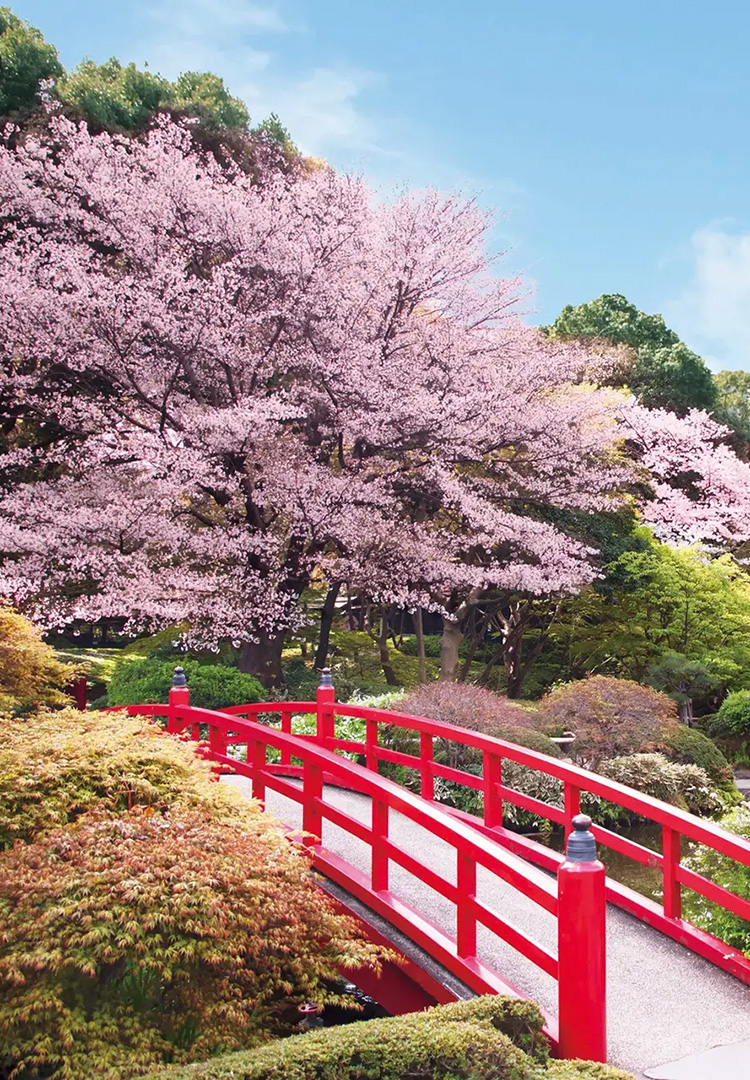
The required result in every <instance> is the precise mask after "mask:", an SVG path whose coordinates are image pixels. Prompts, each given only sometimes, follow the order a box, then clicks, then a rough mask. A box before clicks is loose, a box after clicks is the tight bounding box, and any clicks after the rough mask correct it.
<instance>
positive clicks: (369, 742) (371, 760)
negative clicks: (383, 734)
mask: <svg viewBox="0 0 750 1080" xmlns="http://www.w3.org/2000/svg"><path fill="white" fill-rule="evenodd" d="M377 745H378V722H377V720H375V719H373V718H371V717H368V718H367V720H365V754H366V762H367V768H368V769H372V771H373V772H377V771H378V758H377V755H376V753H375V750H376V748H377Z"/></svg>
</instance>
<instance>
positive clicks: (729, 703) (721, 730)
mask: <svg viewBox="0 0 750 1080" xmlns="http://www.w3.org/2000/svg"><path fill="white" fill-rule="evenodd" d="M710 733H711V735H717V736H722V735H739V736H743V735H744V736H748V735H750V690H735V692H734V693H733V694H727V696H726V697H725V698H724V700H723V701H722V703H721V707H720V709H719V711H718V713H717V714H716V716H715V718H714V720H713V722H712V724H711V728H710Z"/></svg>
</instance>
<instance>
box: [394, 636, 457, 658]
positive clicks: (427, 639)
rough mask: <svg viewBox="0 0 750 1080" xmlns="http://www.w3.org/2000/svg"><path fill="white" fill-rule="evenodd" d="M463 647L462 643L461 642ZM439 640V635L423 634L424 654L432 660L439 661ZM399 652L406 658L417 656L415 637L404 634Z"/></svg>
mask: <svg viewBox="0 0 750 1080" xmlns="http://www.w3.org/2000/svg"><path fill="white" fill-rule="evenodd" d="M462 645H463V642H462ZM440 649H441V638H440V634H425V636H424V654H425V656H429V657H431V658H432V659H433V660H439V659H440ZM401 652H402V653H405V654H406V655H407V656H416V655H417V635H416V634H406V635H405V636H404V640H403V642H402V644H401Z"/></svg>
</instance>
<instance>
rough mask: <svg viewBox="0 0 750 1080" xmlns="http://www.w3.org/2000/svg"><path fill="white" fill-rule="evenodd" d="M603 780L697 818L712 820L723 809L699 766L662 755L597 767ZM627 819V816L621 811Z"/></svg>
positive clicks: (613, 761)
mask: <svg viewBox="0 0 750 1080" xmlns="http://www.w3.org/2000/svg"><path fill="white" fill-rule="evenodd" d="M598 772H599V773H600V774H601V775H602V776H607V777H609V779H610V780H616V781H617V782H618V783H620V784H627V786H628V787H633V788H636V790H637V791H642V792H643V793H644V794H645V795H650V796H651V797H652V798H654V799H661V800H662V802H667V803H671V804H672V806H678V807H679V808H680V809H681V810H688V811H689V812H690V813H691V814H698V815H699V816H700V817H715V816H716V815H717V814H721V813H722V812H723V811H724V809H725V805H724V802H723V800H722V798H721V795H720V794H719V792H718V791H717V790H716V788H715V787H714V785H713V783H712V781H711V777H710V776H709V775H708V773H707V772H706V770H705V769H701V768H700V766H699V765H686V764H683V763H681V762H678V761H668V760H667V758H666V757H664V755H663V754H630V755H629V756H628V757H619V758H611V759H610V760H609V761H602V762H600V764H599V767H598ZM623 815H624V816H627V812H626V811H623Z"/></svg>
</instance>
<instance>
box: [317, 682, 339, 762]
mask: <svg viewBox="0 0 750 1080" xmlns="http://www.w3.org/2000/svg"><path fill="white" fill-rule="evenodd" d="M335 701H336V691H335V689H334V687H333V679H332V678H331V669H330V668H323V670H322V671H321V673H320V685H319V686H318V695H317V705H318V724H317V737H318V742H320V743H323V744H325V743H326V742H327V741H328V740H329V739H332V738H333V737H334V735H335V733H336V729H335V721H334V716H333V706H334V703H335Z"/></svg>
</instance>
